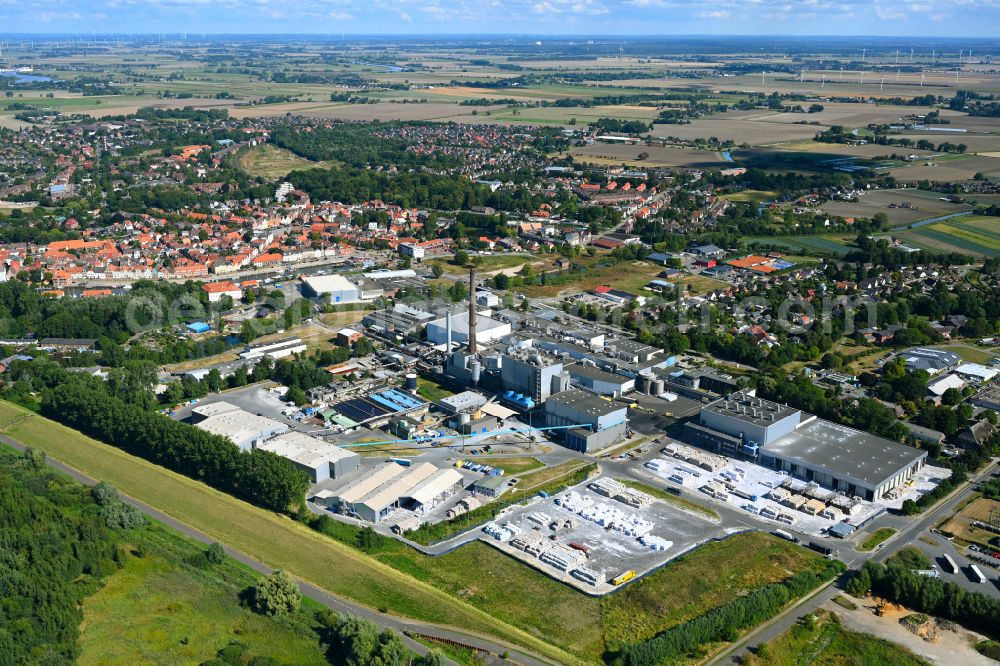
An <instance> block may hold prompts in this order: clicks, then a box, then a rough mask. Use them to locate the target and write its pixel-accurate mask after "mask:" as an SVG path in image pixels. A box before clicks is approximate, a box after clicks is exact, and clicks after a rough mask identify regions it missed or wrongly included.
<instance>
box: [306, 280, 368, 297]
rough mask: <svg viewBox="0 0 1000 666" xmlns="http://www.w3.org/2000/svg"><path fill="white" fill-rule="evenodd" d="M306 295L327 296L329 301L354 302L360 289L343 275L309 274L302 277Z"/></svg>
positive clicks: (359, 293) (358, 295)
mask: <svg viewBox="0 0 1000 666" xmlns="http://www.w3.org/2000/svg"><path fill="white" fill-rule="evenodd" d="M302 291H303V292H304V293H305V295H306V296H327V295H328V296H329V297H330V302H331V303H356V302H357V301H360V300H361V290H360V289H359V288H358V286H357V285H356V284H354V283H353V282H351V281H350V280H348V279H347V278H345V277H344V276H343V275H310V276H308V277H304V278H302Z"/></svg>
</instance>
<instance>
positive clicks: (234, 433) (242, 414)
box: [191, 402, 289, 451]
mask: <svg viewBox="0 0 1000 666" xmlns="http://www.w3.org/2000/svg"><path fill="white" fill-rule="evenodd" d="M191 423H192V424H194V425H196V426H198V427H199V428H201V429H202V430H206V431H208V432H210V433H212V434H213V435H221V436H222V437H225V438H227V439H228V440H229V441H231V442H232V443H234V444H236V446H238V447H240V449H242V450H243V451H249V450H250V449H251V448H253V447H254V446H257V445H258V444H261V443H263V442H264V441H265V440H267V439H270V438H271V437H274V436H275V435H280V434H282V433H285V432H288V430H289V428H288V425H287V424H285V423H281V422H280V421H275V420H274V419H269V418H267V417H266V416H257V415H256V414H251V413H250V412H247V411H244V410H242V409H240V408H239V407H237V406H236V405H234V404H232V403H228V402H212V403H209V404H207V405H199V406H198V407H195V408H194V409H193V410H191Z"/></svg>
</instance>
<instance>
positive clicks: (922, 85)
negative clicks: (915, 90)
mask: <svg viewBox="0 0 1000 666" xmlns="http://www.w3.org/2000/svg"><path fill="white" fill-rule="evenodd" d="M920 87H921V88H923V87H924V75H923V74H921V75H920Z"/></svg>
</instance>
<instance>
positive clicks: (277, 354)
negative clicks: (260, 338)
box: [240, 338, 306, 361]
mask: <svg viewBox="0 0 1000 666" xmlns="http://www.w3.org/2000/svg"><path fill="white" fill-rule="evenodd" d="M305 350H306V345H305V343H304V342H302V338H283V339H281V340H275V341H274V342H262V343H260V344H256V345H247V346H246V347H244V348H243V351H242V352H240V358H242V359H244V360H248V361H249V360H257V359H260V358H263V357H264V356H270V357H271V358H273V359H279V358H284V357H286V356H291V355H293V354H301V353H302V352H304V351H305Z"/></svg>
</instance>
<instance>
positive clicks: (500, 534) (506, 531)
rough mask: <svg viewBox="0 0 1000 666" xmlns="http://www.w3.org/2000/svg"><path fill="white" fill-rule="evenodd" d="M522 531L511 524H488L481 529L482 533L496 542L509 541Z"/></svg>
mask: <svg viewBox="0 0 1000 666" xmlns="http://www.w3.org/2000/svg"><path fill="white" fill-rule="evenodd" d="M522 531H523V530H522V529H521V528H520V527H518V526H517V525H514V524H513V523H504V524H503V525H498V524H496V523H490V524H489V525H487V526H486V527H484V528H483V532H485V533H486V534H488V535H489V536H491V537H493V538H494V539H496V540H497V541H510V540H511V539H512V538H514V537H515V536H517V535H518V534H520V533H521V532H522Z"/></svg>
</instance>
